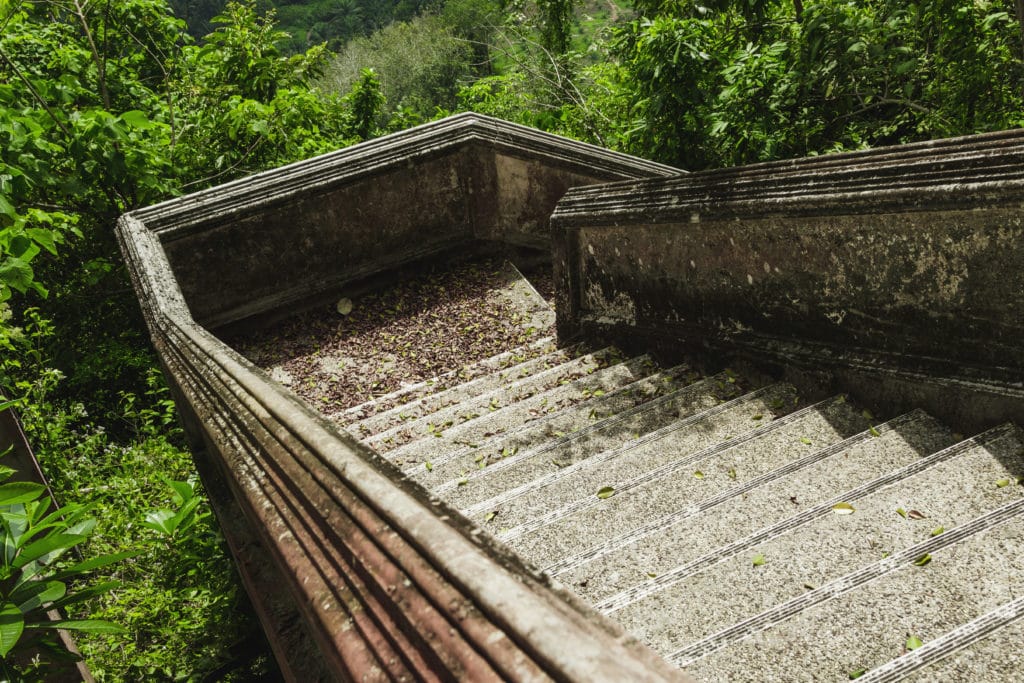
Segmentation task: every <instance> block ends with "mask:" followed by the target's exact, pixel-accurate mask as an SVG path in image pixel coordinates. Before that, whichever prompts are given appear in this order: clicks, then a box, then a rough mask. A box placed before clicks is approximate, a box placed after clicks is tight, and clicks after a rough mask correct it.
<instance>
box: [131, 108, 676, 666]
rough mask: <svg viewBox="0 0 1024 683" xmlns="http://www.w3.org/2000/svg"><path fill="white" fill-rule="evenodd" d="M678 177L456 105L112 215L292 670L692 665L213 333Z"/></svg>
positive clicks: (155, 336) (214, 491) (246, 573)
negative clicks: (657, 646) (605, 192)
mask: <svg viewBox="0 0 1024 683" xmlns="http://www.w3.org/2000/svg"><path fill="white" fill-rule="evenodd" d="M672 171H673V170H672V169H669V168H667V167H663V166H657V165H655V164H649V163H647V162H643V161H640V160H637V159H633V158H631V157H628V156H623V155H617V154H613V153H610V152H607V151H604V150H600V149H598V148H594V147H590V146H587V145H582V144H579V143H574V142H570V141H567V140H562V139H559V138H556V137H554V136H549V135H545V134H541V133H537V132H536V131H531V130H529V129H526V128H521V127H518V126H514V125H510V124H505V123H501V122H498V121H495V120H492V119H488V118H486V117H480V116H476V115H460V116H456V117H452V118H450V119H446V120H444V121H441V122H437V123H434V124H428V125H425V126H421V127H418V128H416V129H413V130H411V131H407V132H404V133H399V134H396V135H393V136H388V137H386V138H382V139H380V140H376V141H372V142H369V143H364V144H362V145H357V146H355V147H353V148H349V149H346V150H342V151H340V152H337V153H334V154H330V155H327V156H324V157H320V158H318V159H314V160H311V161H308V162H302V163H299V164H293V165H290V166H287V167H284V168H281V169H277V170H275V171H271V172H268V173H263V174H260V175H258V176H255V177H253V178H250V179H245V180H241V181H236V182H233V183H230V184H228V185H226V186H223V187H220V188H215V189H213V190H209V191H205V192H201V193H198V194H195V195H191V196H188V197H182V198H180V199H176V200H172V201H170V202H165V203H163V204H160V205H158V206H154V207H150V208H147V209H143V210H140V211H137V212H134V213H132V214H128V215H125V216H123V217H122V218H121V219H120V221H119V224H118V235H119V239H120V241H121V245H122V249H123V251H124V254H125V258H126V262H127V265H128V269H129V272H130V275H131V278H132V282H133V284H134V286H135V288H136V291H137V294H138V297H139V300H140V301H141V303H142V310H143V313H144V316H145V319H146V323H147V325H148V327H149V330H150V333H151V336H152V340H153V344H154V346H155V348H156V350H157V353H158V355H159V357H160V359H161V361H162V363H163V365H164V368H165V372H166V375H167V377H168V379H169V381H170V383H171V385H172V389H173V390H174V392H175V396H176V400H177V403H178V406H179V409H180V414H181V417H182V420H183V422H184V424H185V427H186V431H187V433H188V434H189V438H190V441H191V443H192V445H193V448H194V449H195V451H196V456H197V461H198V464H199V465H200V468H201V472H202V474H203V477H204V481H205V482H206V485H207V488H208V489H209V491H210V495H211V499H212V501H213V503H214V507H215V510H216V512H217V513H218V517H219V519H220V521H221V525H222V527H223V528H224V530H225V536H226V538H227V539H228V542H229V545H230V546H231V548H232V551H233V552H234V554H235V556H236V559H237V560H238V564H239V567H240V570H241V574H242V577H243V581H244V582H245V583H246V586H247V588H248V590H249V593H250V596H251V597H252V599H253V603H254V605H255V607H256V609H257V612H258V613H259V614H260V618H261V619H262V621H263V623H264V627H265V629H266V630H267V632H268V636H269V640H270V642H271V644H272V646H273V648H274V650H275V655H276V657H277V658H278V661H279V663H280V664H281V666H282V669H283V671H284V672H285V675H286V676H287V677H288V678H289V679H290V680H301V681H310V680H361V681H370V680H454V679H461V680H473V681H486V680H519V681H541V680H560V681H598V680H606V681H654V680H682V679H683V677H682V674H681V673H680V672H679V671H678V670H677V669H675V668H674V667H673V666H671V665H669V664H667V663H666V662H665V661H664V660H662V659H661V658H660V657H658V656H656V655H655V654H653V653H652V652H651V651H650V650H648V649H647V648H646V647H644V646H642V645H641V644H639V643H638V642H637V641H635V640H634V639H632V638H631V637H629V636H627V635H625V634H624V633H623V632H622V631H621V629H620V628H619V627H618V626H616V625H615V624H613V623H612V622H610V621H608V620H607V619H605V618H603V617H601V616H600V615H598V614H597V613H596V612H594V611H593V610H592V609H591V608H590V607H588V606H586V605H584V604H583V603H581V602H580V601H579V600H578V599H576V598H575V597H574V596H572V594H570V593H568V592H567V591H564V590H563V589H561V588H559V587H558V586H555V585H552V584H550V583H549V582H548V581H547V580H546V579H545V578H543V577H542V576H541V575H540V574H539V573H537V572H535V571H534V570H532V569H529V568H528V567H525V566H523V565H522V564H521V563H520V561H519V560H518V559H517V558H516V557H515V556H513V555H512V554H511V553H510V552H508V551H507V550H506V549H504V548H503V547H502V546H500V545H498V544H496V543H494V542H491V541H489V540H487V539H486V538H485V536H484V534H482V533H481V531H480V530H479V529H478V528H476V527H475V526H473V525H472V524H470V523H469V522H468V521H466V520H465V519H463V518H461V517H459V516H458V515H457V514H456V513H454V512H452V511H450V510H449V509H448V508H447V507H445V506H444V505H443V504H442V503H440V502H439V501H438V500H436V499H432V498H430V497H429V496H428V495H427V494H426V493H425V492H424V491H423V490H422V489H421V488H420V487H419V486H418V485H416V484H414V483H412V482H410V481H408V480H407V479H405V478H403V477H402V476H401V474H400V473H399V472H397V471H396V470H395V469H394V468H392V467H391V466H389V465H388V464H387V463H385V462H384V461H383V460H382V459H381V458H379V457H378V456H376V454H375V453H373V452H372V451H371V450H369V449H368V448H366V447H363V446H361V445H360V444H358V443H357V442H355V441H354V440H353V439H351V438H349V437H347V436H346V435H344V434H342V433H341V432H340V431H339V430H338V429H337V428H335V427H334V426H333V425H331V424H330V423H328V422H327V421H325V420H324V419H322V418H321V417H319V416H318V415H317V414H316V413H314V412H313V411H312V410H311V409H310V408H309V407H307V406H306V405H305V404H304V403H303V402H302V401H300V400H299V399H298V398H296V397H295V396H294V395H293V394H291V393H289V392H288V391H286V390H284V389H283V388H282V387H281V386H279V385H278V384H276V383H275V382H273V381H271V380H270V379H269V378H268V376H267V375H266V374H265V373H263V372H262V371H260V370H259V369H257V368H256V367H254V366H253V365H252V364H251V363H249V362H248V361H247V360H246V359H244V358H243V357H241V356H240V355H239V354H237V353H236V352H234V351H233V350H232V349H230V348H229V347H227V346H226V345H225V344H223V343H222V342H221V341H220V340H219V339H218V338H217V337H216V336H214V335H213V334H212V333H211V332H210V331H209V329H208V328H209V326H210V325H211V324H215V323H230V322H236V321H238V320H239V319H241V318H243V317H245V316H250V315H254V314H262V313H267V312H271V311H273V310H274V309H275V308H279V307H281V306H287V305H294V304H295V303H296V302H299V301H301V300H303V297H311V296H315V295H318V294H322V293H324V292H327V291H329V290H331V289H332V288H337V287H340V286H344V285H345V284H346V283H349V282H352V281H354V280H358V279H359V278H364V277H366V276H369V275H372V274H373V273H374V272H377V271H380V270H384V269H386V268H394V267H396V266H399V265H401V264H402V263H404V262H406V261H409V260H413V259H415V258H422V257H423V256H429V255H430V254H440V253H443V252H444V251H445V250H446V249H462V248H466V246H467V245H468V244H471V243H483V244H487V243H491V242H510V243H512V244H522V243H534V242H537V241H538V240H541V238H542V240H543V241H544V242H545V243H546V239H547V237H546V229H547V224H546V217H547V214H546V213H545V212H550V210H551V208H552V207H553V205H554V202H555V201H557V199H558V197H559V196H560V194H561V192H560V191H559V188H561V189H562V191H564V189H565V188H567V187H571V186H574V185H579V184H583V183H588V182H599V181H602V180H605V181H606V180H612V179H622V178H636V177H644V176H651V175H667V174H669V173H671V172H672ZM538 184H539V185H538ZM535 186H536V187H535ZM541 186H543V188H542V189H543V191H540V190H539V189H538V191H537V192H534V191H533V190H534V189H537V188H540V187H541ZM399 196H400V197H401V198H402V200H403V201H401V202H400V203H397V204H396V203H389V202H391V201H392V200H394V199H395V197H399ZM357 200H358V201H357ZM545 203H547V204H548V205H547V206H545ZM452 217H455V218H460V220H461V223H457V224H455V225H454V226H445V225H442V222H443V221H442V220H441V219H444V220H447V219H449V218H452ZM531 220H532V221H536V225H529V221H531ZM374 221H377V222H376V223H375V222H374ZM524 221H525V222H524ZM523 226H526V227H525V229H522V230H521V229H520V228H523ZM435 230H436V231H439V232H434V231H435ZM307 242H308V243H307ZM396 245H397V247H396ZM409 245H414V246H416V247H417V248H416V249H409V248H408V247H409ZM391 248H395V249H397V253H390V252H389V251H388V250H389V249H391ZM304 259H308V260H309V262H308V263H306V262H304ZM295 269H298V272H295ZM246 287H248V288H249V298H248V299H246V297H245V295H244V293H245V290H246ZM211 288H212V289H211ZM282 293H283V294H282ZM197 310H198V311H200V314H198V315H197Z"/></svg>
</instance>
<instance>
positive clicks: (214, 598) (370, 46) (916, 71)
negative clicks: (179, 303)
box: [0, 0, 1024, 681]
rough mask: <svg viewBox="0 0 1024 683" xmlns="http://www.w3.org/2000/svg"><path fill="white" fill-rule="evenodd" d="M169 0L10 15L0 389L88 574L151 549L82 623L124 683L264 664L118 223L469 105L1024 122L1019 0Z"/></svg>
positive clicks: (3, 137)
mask: <svg viewBox="0 0 1024 683" xmlns="http://www.w3.org/2000/svg"><path fill="white" fill-rule="evenodd" d="M170 4H171V5H174V9H175V10H176V11H177V12H178V13H179V15H178V16H181V17H187V18H188V20H189V22H190V25H188V26H186V24H185V23H184V22H183V21H181V20H179V19H177V18H176V17H175V15H174V14H173V13H172V10H171V7H170V5H169V4H168V3H167V2H165V0H117V1H116V2H100V1H93V2H85V1H84V0H67V1H66V2H60V3H57V2H48V1H42V0H39V1H29V0H0V29H2V30H0V393H2V394H4V395H5V396H6V397H7V398H8V399H13V400H14V401H15V403H16V405H15V409H16V410H18V411H19V413H20V414H21V416H22V417H23V419H24V422H25V427H26V431H27V433H28V435H29V438H30V440H31V441H32V443H33V445H34V446H35V448H36V450H37V453H38V455H39V458H40V460H41V462H42V465H43V467H44V469H45V470H46V472H47V474H48V475H49V477H50V478H51V479H52V481H53V483H54V486H55V489H56V491H57V493H58V495H59V497H60V498H61V499H62V501H63V502H77V503H82V504H86V505H90V506H93V513H92V514H93V515H94V516H95V517H96V518H97V519H99V524H98V526H97V528H96V530H95V531H94V532H93V533H92V535H91V538H90V541H89V543H88V544H87V545H85V546H84V553H85V556H86V557H95V556H98V555H102V554H105V553H114V554H117V553H122V552H124V553H131V554H132V556H131V557H127V558H125V559H122V560H121V561H120V562H118V563H115V564H112V565H108V566H105V567H102V568H97V569H96V571H92V572H90V574H91V576H86V577H85V579H86V584H85V585H91V584H90V583H89V582H103V583H101V584H100V585H102V586H105V589H104V590H102V591H99V590H98V591H96V594H95V597H94V598H93V599H91V600H88V601H85V602H81V603H77V604H75V605H74V606H73V607H71V608H70V609H72V611H73V616H77V617H80V618H83V619H85V618H102V619H106V620H109V621H111V622H114V623H116V624H119V625H120V626H121V627H123V629H124V631H123V632H113V631H108V632H104V633H98V634H94V635H88V634H86V635H83V637H82V639H81V641H80V645H81V647H82V650H83V652H84V654H85V656H86V658H87V660H88V662H89V664H90V666H91V667H92V668H93V671H94V673H95V674H96V675H97V677H98V678H99V679H100V680H107V681H122V680H203V679H204V677H206V676H210V677H211V680H212V679H213V678H216V677H218V676H221V675H222V674H223V672H224V671H227V670H234V673H232V674H231V676H233V677H234V679H235V680H244V679H246V678H247V677H250V676H252V677H256V676H260V675H263V674H265V668H266V667H267V662H266V658H265V656H264V657H263V658H260V657H257V658H256V659H255V660H254V663H253V662H250V661H249V660H250V659H251V657H250V655H251V654H252V653H257V654H258V653H259V652H260V651H261V645H260V643H259V635H258V629H257V627H256V624H255V622H254V620H253V617H252V616H251V614H250V612H249V611H248V608H247V604H246V600H245V597H244V594H243V593H242V591H241V590H240V588H239V587H238V585H237V579H236V577H235V576H234V574H233V570H232V567H231V564H230V562H229V561H228V558H227V555H226V552H225V549H224V547H223V544H222V541H221V539H220V538H219V536H218V535H217V531H216V526H215V524H213V522H212V520H211V519H210V517H209V513H208V510H207V507H206V505H205V502H204V501H203V498H202V491H201V487H200V486H199V484H198V481H197V479H196V475H195V471H194V468H193V467H192V465H191V462H190V459H189V454H188V453H187V451H185V450H184V449H183V442H182V439H181V435H180V433H179V432H178V430H177V428H176V426H175V425H176V423H175V417H174V405H173V403H172V402H171V401H170V400H169V398H168V392H167V388H166V387H165V386H164V384H163V380H162V378H161V375H160V373H159V370H158V368H157V364H156V361H155V358H154V357H153V354H152V351H151V350H150V347H149V344H148V340H147V336H146V332H145V329H144V326H143V324H142V321H141V319H140V316H139V314H138V308H137V304H136V303H135V300H134V297H133V295H132V292H131V290H130V287H129V286H128V283H127V280H126V278H125V274H124V270H123V267H122V265H121V263H120V257H119V254H118V251H117V248H116V244H115V240H114V236H113V232H112V226H113V224H114V221H115V219H116V217H117V216H118V215H119V214H121V213H122V212H124V211H127V210H131V209H133V208H136V207H140V206H144V205H147V204H151V203H153V202H157V201H160V200H162V199H165V198H168V197H172V196H175V195H179V194H182V193H185V192H189V191H192V190H196V189H199V188H203V187H207V186H211V185H214V184H217V183H221V182H224V181H227V180H230V179H233V178H238V177H242V176H244V175H247V174H250V173H253V172H255V171H259V170H262V169H265V168H270V167H274V166H277V165H281V164H284V163H287V162H290V161H294V160H298V159H303V158H308V157H310V156H313V155H316V154H320V153H322V152H326V151H328V150H332V149H336V148H338V147H342V146H345V145H349V144H353V143H356V142H359V141H361V140H365V139H367V138H370V137H373V136H376V135H380V134H382V133H385V132H388V131H391V130H398V129H401V128H404V127H407V126H410V125H413V124H415V123H418V122H422V121H426V120H429V119H433V118H436V117H440V116H444V115H446V114H448V113H451V112H456V111H469V110H471V111H478V112H481V113H485V114H489V115H493V116H498V117H501V118H505V119H508V120H511V121H515V122H519V123H523V124H526V125H530V126H535V127H537V128H541V129H544V130H547V131H551V132H555V133H559V134H563V135H568V136H571V137H575V138H579V139H582V140H586V141H590V142H595V143H598V144H602V145H606V146H609V147H612V148H614V149H618V150H623V151H627V152H632V153H635V154H638V155H640V156H644V157H648V158H653V159H657V160H660V161H665V162H668V163H672V164H676V165H679V166H682V167H685V168H690V169H698V168H708V167H716V166H723V165H731V164H738V163H744V162H751V161H760V160H768V159H776V158H784V157H794V156H801V155H807V154H820V153H825V152H828V151H832V150H842V149H856V148H861V147H866V146H875V145H881V144H890V143H896V142H902V141H910V140H920V139H927V138H934V137H943V136H950V135H957V134H962V133H969V132H975V131H986V130H997V129H1003V128H1009V127H1015V126H1019V125H1021V122H1022V118H1024V106H1022V105H1024V101H1022V97H1024V95H1022V93H1024V68H1022V61H1021V56H1022V54H1024V42H1022V28H1021V27H1022V24H1021V17H1019V16H1018V15H1017V14H1016V12H1015V10H1016V8H1017V3H1016V2H1014V1H1013V0H920V1H918V2H913V1H911V2H907V1H906V0H899V1H897V0H864V1H863V2H857V3H853V2H845V1H843V2H840V1H839V0H821V1H820V2H814V3H811V2H802V1H800V0H774V1H770V0H705V1H704V2H692V1H690V0H658V1H656V0H636V1H635V3H634V6H633V7H632V8H630V7H629V6H627V5H624V4H622V3H620V2H619V1H618V0H608V1H601V2H598V1H597V0H588V2H587V3H583V4H576V3H573V2H570V1H568V0H508V1H507V2H503V1H499V0H447V1H441V0H437V1H435V2H432V3H429V4H427V3H415V2H391V1H390V0H384V1H383V2H371V1H370V0H364V1H363V2H362V3H361V2H360V0H337V1H334V2H326V1H324V2H290V3H286V2H276V3H273V4H274V5H276V9H277V15H276V19H275V18H272V16H269V15H264V14H263V13H262V12H263V11H264V10H266V9H269V7H268V5H269V4H270V3H264V2H262V0H261V1H260V2H257V1H256V0H249V1H247V2H237V3H235V2H232V3H222V2H217V1H216V0H208V1H205V2H204V1H203V0H176V1H175V2H172V3H170ZM218 12H220V13H221V14H220V15H219V16H215V15H216V13H218ZM601 13H604V14H603V18H601V16H600V15H601ZM281 25H284V26H286V27H287V29H288V32H289V33H290V34H291V35H290V36H288V35H285V34H284V33H283V32H281V31H280V30H279V29H280V27H281ZM196 36H199V37H198V38H197V37H196ZM0 404H3V401H0ZM0 409H2V408H0ZM55 562H57V563H58V564H59V562H58V561H56V560H55ZM111 581H118V582H120V583H117V584H114V583H109V582H111ZM5 599H6V598H5ZM11 609H14V610H17V609H18V607H17V605H16V604H13V603H11V604H7V605H6V606H3V607H0V612H3V613H4V614H6V615H7V616H6V617H5V618H7V619H15V618H16V617H17V615H14V613H13V612H12V611H11ZM19 618H20V617H19ZM254 634H255V635H254ZM7 644H8V643H7V641H4V644H3V647H0V659H2V660H3V661H2V663H3V664H4V665H5V666H6V665H7V664H11V666H15V665H16V664H17V662H16V661H15V660H14V659H11V660H10V661H8V659H9V658H8V652H10V653H11V657H14V655H15V654H16V652H17V650H16V648H15V649H12V650H9V651H2V650H3V649H4V647H6V646H7ZM14 645H16V643H12V644H11V647H12V648H13V647H14ZM23 673H24V672H23ZM24 675H25V677H26V678H27V679H28V680H31V679H32V678H33V677H35V678H39V677H40V676H41V674H39V673H38V672H37V673H35V674H33V673H31V672H28V673H24Z"/></svg>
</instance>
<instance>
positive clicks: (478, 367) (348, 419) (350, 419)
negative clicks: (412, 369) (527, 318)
mask: <svg viewBox="0 0 1024 683" xmlns="http://www.w3.org/2000/svg"><path fill="white" fill-rule="evenodd" d="M557 348H558V346H557V344H556V342H555V338H554V337H550V336H548V337H541V338H540V339H537V340H536V341H534V342H531V343H529V344H524V345H522V346H518V347H516V348H514V349H511V350H509V351H505V352H504V353H499V354H497V355H494V356H491V357H490V358H485V359H484V360H480V361H477V362H476V363H471V364H469V365H466V366H463V367H461V368H458V369H455V370H450V371H449V372H446V373H444V374H441V375H438V376H436V377H432V378H430V379H427V380H424V381H422V382H416V383H414V384H409V385H407V386H404V387H402V388H400V389H396V390H395V391H392V392H390V393H387V394H384V395H383V396H378V397H376V398H373V399H370V400H369V401H365V402H363V403H360V404H359V405H356V406H352V407H351V408H347V409H346V410H344V411H342V412H340V413H337V414H335V415H333V416H332V419H334V420H335V421H336V422H339V423H340V424H342V425H348V424H351V423H354V422H358V421H359V420H363V419H366V418H369V417H372V416H373V415H376V414H378V413H382V412H385V411H388V410H393V409H394V408H396V407H398V406H400V405H402V404H405V403H408V402H410V401H415V400H417V399H420V398H424V397H426V396H430V395H432V394H434V393H436V392H438V391H444V390H445V389H448V388H449V387H452V386H456V385H458V384H460V383H461V382H464V381H467V380H472V379H474V378H476V377H481V376H483V375H489V374H491V373H493V372H495V371H500V370H504V369H505V368H508V367H511V366H513V365H517V364H519V363H521V362H523V361H526V360H529V359H530V358H534V357H536V356H539V355H543V354H545V353H550V352H552V351H554V350H556V349H557Z"/></svg>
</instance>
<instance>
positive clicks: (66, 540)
mask: <svg viewBox="0 0 1024 683" xmlns="http://www.w3.org/2000/svg"><path fill="white" fill-rule="evenodd" d="M87 538H89V537H88V536H86V535H84V534H50V535H48V536H45V537H43V538H41V539H40V540H38V541H34V542H33V543H29V544H28V545H27V546H25V547H24V548H22V550H21V552H20V553H18V556H17V557H16V558H14V562H12V563H11V564H12V565H13V566H15V567H24V566H25V565H26V564H28V563H29V562H32V561H33V560H38V559H42V558H44V557H46V556H50V555H57V554H60V553H62V552H64V551H65V550H67V549H69V548H74V547H75V546H76V545H78V544H79V543H82V542H83V541H85V540H86V539H87Z"/></svg>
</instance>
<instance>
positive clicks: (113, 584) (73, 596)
mask: <svg viewBox="0 0 1024 683" xmlns="http://www.w3.org/2000/svg"><path fill="white" fill-rule="evenodd" d="M122 585H123V584H122V582H120V581H103V582H102V583H97V584H95V585H93V586H89V587H87V588H83V589H82V590H80V591H75V592H74V593H70V594H68V595H65V596H64V597H63V598H61V599H60V600H57V601H56V602H54V603H53V604H52V605H51V606H50V607H51V608H53V609H62V608H64V607H67V606H68V605H74V604H76V603H79V602H82V601H84V600H92V599H93V598H95V597H97V596H99V595H103V594H105V593H109V592H110V591H112V590H114V589H115V588H120V587H121V586H122Z"/></svg>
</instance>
